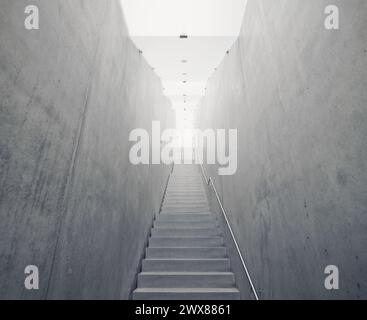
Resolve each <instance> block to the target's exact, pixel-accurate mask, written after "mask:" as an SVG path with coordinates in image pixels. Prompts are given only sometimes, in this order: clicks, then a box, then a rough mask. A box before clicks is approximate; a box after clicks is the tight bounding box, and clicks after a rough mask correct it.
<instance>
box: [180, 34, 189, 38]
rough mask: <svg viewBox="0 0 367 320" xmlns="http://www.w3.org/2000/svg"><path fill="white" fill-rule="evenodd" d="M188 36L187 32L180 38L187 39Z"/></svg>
mask: <svg viewBox="0 0 367 320" xmlns="http://www.w3.org/2000/svg"><path fill="white" fill-rule="evenodd" d="M187 38H188V35H187V34H181V35H180V39H187Z"/></svg>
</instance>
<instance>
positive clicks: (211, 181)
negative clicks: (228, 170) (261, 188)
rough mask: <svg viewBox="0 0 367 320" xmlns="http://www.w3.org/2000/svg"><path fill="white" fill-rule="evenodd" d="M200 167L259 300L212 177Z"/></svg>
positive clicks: (253, 291) (257, 298)
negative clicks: (212, 191)
mask: <svg viewBox="0 0 367 320" xmlns="http://www.w3.org/2000/svg"><path fill="white" fill-rule="evenodd" d="M200 167H201V171H202V173H203V176H204V179H205V182H206V184H207V185H208V186H210V185H211V186H212V187H213V190H214V193H215V196H216V198H217V200H218V203H219V205H220V208H221V210H222V213H223V216H224V219H225V220H226V223H227V226H228V229H229V231H230V233H231V236H232V240H233V242H234V244H235V246H236V249H237V253H238V255H239V257H240V259H241V262H242V266H243V268H244V270H245V273H246V276H247V279H248V282H249V283H250V286H251V290H252V293H253V294H254V296H255V299H256V300H260V299H259V296H258V294H257V291H256V289H255V286H254V283H253V281H252V278H251V275H250V272H249V270H248V268H247V266H246V263H245V260H244V258H243V256H242V253H241V250H240V247H239V246H238V243H237V240H236V238H235V236H234V233H233V230H232V227H231V225H230V223H229V220H228V217H227V213H226V210H225V209H224V207H223V204H222V201H221V200H220V198H219V194H218V192H217V188H216V187H215V184H214V181H213V179H212V177H209V179H208V178H207V175H206V173H205V170H204V167H203V165H202V164H200Z"/></svg>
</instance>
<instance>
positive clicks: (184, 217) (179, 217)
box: [156, 213, 217, 222]
mask: <svg viewBox="0 0 367 320" xmlns="http://www.w3.org/2000/svg"><path fill="white" fill-rule="evenodd" d="M156 221H165V222H168V221H169V222H173V221H186V222H215V221H217V217H216V215H214V214H200V213H199V214H184V213H177V214H163V213H161V214H159V215H157V218H156Z"/></svg>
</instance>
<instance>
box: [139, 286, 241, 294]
mask: <svg viewBox="0 0 367 320" xmlns="http://www.w3.org/2000/svg"><path fill="white" fill-rule="evenodd" d="M135 292H187V293H191V292H239V290H238V289H237V288H235V287H233V288H137V289H136V290H135Z"/></svg>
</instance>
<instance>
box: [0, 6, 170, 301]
mask: <svg viewBox="0 0 367 320" xmlns="http://www.w3.org/2000/svg"><path fill="white" fill-rule="evenodd" d="M28 4H29V2H28V1H25V0H17V1H13V0H3V1H2V2H1V7H0V43H1V48H0V136H1V141H0V172H1V174H0V219H1V222H0V298H25V299H39V298H48V299H56V298H67V299H76V298H82V299H87V298H94V299H102V298H105V299H107V298H117V299H118V298H123V299H125V298H128V297H129V294H130V291H131V289H132V287H133V286H134V277H135V276H136V273H137V268H138V264H139V260H140V255H141V254H142V252H143V249H144V247H145V239H146V236H147V232H148V230H149V229H150V227H151V221H152V219H153V214H154V213H155V212H156V211H157V210H158V208H159V204H160V200H161V196H162V194H163V190H164V187H165V181H166V178H167V176H168V173H169V168H164V167H159V166H146V167H133V166H131V165H130V164H129V159H128V154H129V148H130V143H129V141H128V137H129V133H130V130H132V129H134V128H137V127H142V128H146V129H149V128H150V127H151V121H152V120H161V121H162V126H164V125H167V124H168V122H169V121H171V119H173V115H172V114H171V113H170V111H169V110H170V109H169V105H168V102H167V100H166V99H165V98H164V97H163V96H162V95H161V92H162V90H161V84H160V81H159V79H158V78H157V77H156V75H155V74H154V73H153V72H152V70H151V68H150V67H149V66H148V64H147V63H146V62H145V61H144V59H143V57H142V56H141V55H140V54H139V53H138V50H137V49H136V48H135V47H134V46H133V44H132V43H131V41H130V40H129V38H128V37H127V30H126V27H125V25H124V22H123V16H122V13H121V10H120V7H119V4H118V1H112V0H109V1H100V0H88V1H81V0H53V1H49V0H34V1H32V4H34V5H37V6H38V7H39V9H40V30H33V31H27V30H25V28H24V19H25V14H24V8H25V7H26V6H27V5H28ZM170 125H172V123H171V124H170ZM27 265H37V266H38V267H39V271H40V290H38V291H26V290H24V279H25V275H24V268H25V267H26V266H27Z"/></svg>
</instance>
